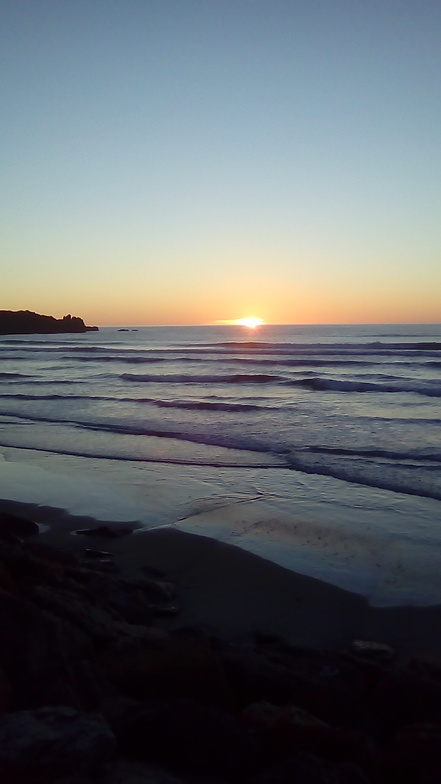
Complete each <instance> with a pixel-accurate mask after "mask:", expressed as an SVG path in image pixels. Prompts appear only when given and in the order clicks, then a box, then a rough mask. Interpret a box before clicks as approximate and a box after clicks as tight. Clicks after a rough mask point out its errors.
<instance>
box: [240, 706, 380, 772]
mask: <svg viewBox="0 0 441 784" xmlns="http://www.w3.org/2000/svg"><path fill="white" fill-rule="evenodd" d="M243 720H244V722H245V723H246V724H247V726H249V727H250V728H253V729H254V731H255V733H256V737H257V739H258V741H259V745H260V747H261V748H262V750H264V751H265V756H266V758H267V759H269V760H275V759H277V758H279V757H282V756H288V755H291V754H293V753H295V752H297V751H310V752H311V753H314V754H318V755H319V756H320V757H323V758H324V759H328V760H330V761H332V762H345V761H351V762H354V763H356V764H359V765H362V766H363V767H367V768H372V767H373V766H374V764H375V761H376V757H377V748H376V744H375V743H374V741H373V740H372V738H369V737H368V736H367V735H365V734H364V733H362V732H359V731H357V730H353V729H347V728H342V727H335V726H331V725H330V724H327V723H326V722H324V721H322V720H321V719H317V718H316V717H315V716H312V715H311V714H309V713H306V712H305V711H303V710H301V709H300V708H297V707H295V706H293V705H286V706H283V707H280V706H274V705H270V704H269V703H257V704H254V705H250V706H248V708H246V710H245V711H244V714H243Z"/></svg>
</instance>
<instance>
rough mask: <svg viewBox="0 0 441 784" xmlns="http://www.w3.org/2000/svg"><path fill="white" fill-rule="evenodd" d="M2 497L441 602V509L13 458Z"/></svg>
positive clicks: (264, 477) (361, 494) (137, 468)
mask: <svg viewBox="0 0 441 784" xmlns="http://www.w3.org/2000/svg"><path fill="white" fill-rule="evenodd" d="M0 497H2V498H9V499H11V500H15V501H19V502H27V503H32V504H39V505H45V506H51V507H58V508H62V509H67V510H68V512H69V513H71V514H74V515H80V516H82V515H86V516H90V517H93V518H95V519H97V520H106V521H115V522H119V523H124V522H127V523H131V524H133V523H136V525H137V526H138V525H139V526H140V527H142V528H144V529H145V528H155V527H160V526H164V525H173V526H175V527H177V528H179V529H181V530H183V531H188V532H191V533H196V534H201V535H204V536H211V537H213V538H216V539H219V540H222V541H226V542H229V543H231V544H235V545H238V546H240V547H242V548H244V549H247V550H250V551H251V552H254V553H256V554H258V555H260V556H262V557H265V558H268V559H270V560H273V561H274V562H276V563H278V564H280V565H282V566H285V567H287V568H289V569H292V570H294V571H297V572H299V573H301V574H307V575H310V576H314V577H318V578H320V579H322V580H325V581H327V582H331V583H333V584H335V585H338V586H340V587H343V588H346V589H349V590H352V591H355V592H356V593H360V594H362V595H364V596H366V597H368V598H369V600H370V602H371V604H374V605H393V604H408V603H410V604H417V605H419V604H434V603H439V602H441V574H440V571H439V559H440V555H441V552H440V550H441V545H440V541H439V537H438V534H437V531H436V529H435V528H434V526H433V518H434V515H435V514H436V513H437V510H438V507H439V502H437V501H434V500H433V499H425V498H419V497H416V496H407V495H404V494H398V493H390V492H389V491H385V490H381V489H374V488H369V487H366V488H361V489H360V488H359V487H357V486H356V485H354V484H353V483H347V482H343V481H341V480H336V479H333V478H329V477H320V476H310V475H305V474H302V473H300V472H295V471H289V470H284V471H281V470H280V469H260V468H249V469H237V468H234V469H232V468H222V469H219V468H218V469H207V468H206V467H204V468H202V467H200V466H176V465H164V464H152V463H150V464H147V465H146V464H143V463H139V462H130V461H126V462H121V461H117V460H98V459H94V458H81V457H72V456H64V455H53V454H51V453H45V452H41V451H33V450H21V449H14V448H10V449H4V448H3V449H2V458H1V459H0Z"/></svg>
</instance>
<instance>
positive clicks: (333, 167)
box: [0, 0, 441, 324]
mask: <svg viewBox="0 0 441 784" xmlns="http://www.w3.org/2000/svg"><path fill="white" fill-rule="evenodd" d="M440 40H441V3H439V2H437V0H0V63H1V65H0V88H1V110H2V126H1V127H2V131H1V144H0V164H1V177H0V183H1V184H0V190H1V200H2V204H1V211H0V273H1V277H0V309H12V310H19V309H29V310H36V311H38V312H40V313H47V314H52V315H55V316H62V315H64V314H65V313H72V314H75V315H79V316H82V317H83V318H84V319H85V320H86V321H87V322H89V323H94V324H198V323H212V322H215V321H217V320H227V319H235V318H239V317H243V316H259V317H261V318H263V319H264V320H265V321H267V322H272V323H281V324H282V323H357V322H407V321H410V322H419V321H421V322H424V321H427V322H431V321H432V322H439V321H441V144H440V141H441V48H440Z"/></svg>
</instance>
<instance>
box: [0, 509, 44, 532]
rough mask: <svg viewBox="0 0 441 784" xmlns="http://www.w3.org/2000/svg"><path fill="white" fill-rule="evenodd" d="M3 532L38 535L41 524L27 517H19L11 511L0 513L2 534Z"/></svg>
mask: <svg viewBox="0 0 441 784" xmlns="http://www.w3.org/2000/svg"><path fill="white" fill-rule="evenodd" d="M3 533H11V534H15V536H18V537H20V536H36V535H37V534H39V533H40V526H39V525H38V523H34V521H33V520H29V519H28V518H27V517H18V516H17V515H14V514H11V513H10V512H1V513H0V536H2V534H3Z"/></svg>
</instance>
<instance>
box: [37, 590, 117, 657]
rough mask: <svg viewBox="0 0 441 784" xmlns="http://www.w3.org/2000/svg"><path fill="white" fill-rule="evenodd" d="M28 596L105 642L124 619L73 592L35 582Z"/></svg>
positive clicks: (98, 640)
mask: <svg viewBox="0 0 441 784" xmlns="http://www.w3.org/2000/svg"><path fill="white" fill-rule="evenodd" d="M30 597H31V599H32V601H33V602H35V603H37V604H38V605H40V606H42V607H44V608H46V609H47V610H50V611H51V612H52V613H54V614H55V615H57V616H58V617H60V618H62V619H66V620H68V621H69V622H70V623H72V624H74V625H75V626H77V627H78V628H79V629H80V630H81V631H82V632H83V633H84V634H86V635H87V636H88V637H89V638H90V639H91V640H94V641H95V642H100V643H102V642H108V641H110V640H112V639H114V638H115V637H116V636H118V634H119V633H120V630H119V628H118V627H117V626H116V624H117V623H118V622H122V621H123V620H124V619H123V617H122V616H121V615H120V614H119V613H117V612H116V611H115V610H113V608H111V607H104V606H103V604H102V603H98V602H97V603H93V602H91V601H90V600H87V599H85V598H84V597H82V596H80V595H78V593H76V592H73V591H68V590H63V589H59V588H52V587H49V586H43V585H37V586H35V587H34V588H33V589H32V591H31V593H30Z"/></svg>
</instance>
